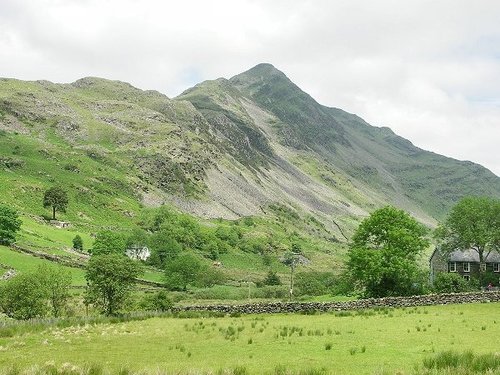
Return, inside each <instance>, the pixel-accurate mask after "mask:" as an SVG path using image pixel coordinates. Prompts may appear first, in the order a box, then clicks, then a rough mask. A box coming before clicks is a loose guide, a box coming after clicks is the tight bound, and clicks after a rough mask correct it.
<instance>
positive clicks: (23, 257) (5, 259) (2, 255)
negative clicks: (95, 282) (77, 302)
mask: <svg viewBox="0 0 500 375" xmlns="http://www.w3.org/2000/svg"><path fill="white" fill-rule="evenodd" d="M0 263H1V264H3V265H6V266H9V267H11V268H13V269H15V270H16V271H17V272H31V271H34V270H36V269H37V268H38V267H39V266H42V265H44V264H45V265H54V264H55V263H54V262H51V261H49V260H45V259H40V258H35V257H34V256H31V255H28V254H23V253H18V252H15V251H12V250H11V249H9V248H8V247H5V246H0ZM63 268H64V269H66V270H68V271H69V272H70V273H71V279H72V284H73V285H74V286H83V285H86V283H85V275H84V274H85V271H84V270H83V269H80V268H72V267H63Z"/></svg>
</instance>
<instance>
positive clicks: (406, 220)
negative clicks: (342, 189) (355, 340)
mask: <svg viewBox="0 0 500 375" xmlns="http://www.w3.org/2000/svg"><path fill="white" fill-rule="evenodd" d="M426 234H427V228H426V227H425V226H423V225H422V224H420V223H419V222H417V221H416V220H415V219H414V218H412V217H411V216H410V215H409V214H408V213H406V212H405V211H402V210H399V209H396V208H394V207H391V206H387V207H384V208H381V209H378V210H376V211H375V212H373V213H372V214H371V215H370V216H369V217H368V218H366V219H365V220H363V221H362V222H361V224H360V225H359V227H358V229H357V230H356V232H355V233H354V236H353V238H352V241H351V244H350V245H349V252H348V261H347V267H348V272H349V274H350V275H351V277H352V280H353V282H355V283H356V284H357V286H358V287H360V288H361V289H363V291H364V294H365V296H367V297H385V296H398V295H411V294H416V293H419V292H420V289H421V285H419V283H420V281H421V280H420V274H421V273H420V271H419V268H418V265H417V258H418V256H419V255H420V254H421V253H422V251H423V250H424V249H425V248H426V247H427V246H428V245H429V241H428V240H427V239H426V238H425V236H426Z"/></svg>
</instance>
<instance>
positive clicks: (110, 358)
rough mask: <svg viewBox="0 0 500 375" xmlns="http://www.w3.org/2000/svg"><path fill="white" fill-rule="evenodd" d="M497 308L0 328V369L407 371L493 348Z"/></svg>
mask: <svg viewBox="0 0 500 375" xmlns="http://www.w3.org/2000/svg"><path fill="white" fill-rule="evenodd" d="M499 309H500V304H499V303H487V304H469V305H446V306H430V307H419V308H407V309H394V310H393V309H382V310H376V311H374V310H365V311H359V312H352V313H351V312H339V313H328V314H319V315H298V314H280V315H246V316H241V317H221V318H151V319H148V320H144V321H132V322H126V323H116V324H97V325H86V326H74V327H68V328H55V327H54V328H49V329H47V330H45V331H43V332H36V333H24V334H21V335H13V336H12V337H5V336H9V335H7V334H2V335H0V368H2V369H6V368H9V367H10V366H13V365H17V366H19V367H20V368H25V367H28V366H31V365H34V364H38V365H43V364H44V363H46V362H47V361H53V362H54V363H55V364H56V365H62V364H63V363H70V364H74V365H78V366H83V365H84V364H90V363H98V364H100V365H102V366H103V367H105V368H107V369H110V370H111V371H118V370H119V369H123V368H127V369H129V370H132V371H139V370H146V371H151V372H157V371H158V370H162V371H168V372H173V373H190V374H193V373H203V372H209V371H210V372H211V371H214V372H217V371H218V370H219V369H240V370H241V371H242V372H240V373H249V374H262V373H280V371H281V370H283V369H288V370H290V371H301V370H310V369H322V368H324V369H326V370H327V373H332V374H379V373H383V372H386V371H387V373H395V372H397V371H399V370H401V371H403V373H411V371H413V369H414V366H415V365H421V364H422V360H423V359H424V358H426V357H429V356H432V355H433V353H437V352H442V351H446V350H454V351H457V352H463V351H466V350H473V351H475V352H476V353H492V352H495V351H496V350H497V347H496V343H497V342H498V336H499V334H500V318H499V317H498V311H500V310H499ZM0 331H1V330H0ZM2 332H3V331H2ZM283 371H284V370H283ZM222 373H223V372H222ZM234 373H236V372H234ZM281 373H286V372H281ZM308 373H310V372H308Z"/></svg>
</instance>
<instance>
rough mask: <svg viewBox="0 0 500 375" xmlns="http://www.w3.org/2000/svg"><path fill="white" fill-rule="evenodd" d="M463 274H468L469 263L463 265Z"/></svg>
mask: <svg viewBox="0 0 500 375" xmlns="http://www.w3.org/2000/svg"><path fill="white" fill-rule="evenodd" d="M464 272H470V263H469V262H466V263H464Z"/></svg>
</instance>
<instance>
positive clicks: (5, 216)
mask: <svg viewBox="0 0 500 375" xmlns="http://www.w3.org/2000/svg"><path fill="white" fill-rule="evenodd" d="M21 224H22V222H21V220H19V217H18V216H17V212H16V211H15V210H13V209H11V208H9V207H7V206H4V205H0V245H10V244H11V243H13V242H14V241H15V240H16V232H17V231H19V229H21Z"/></svg>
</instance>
